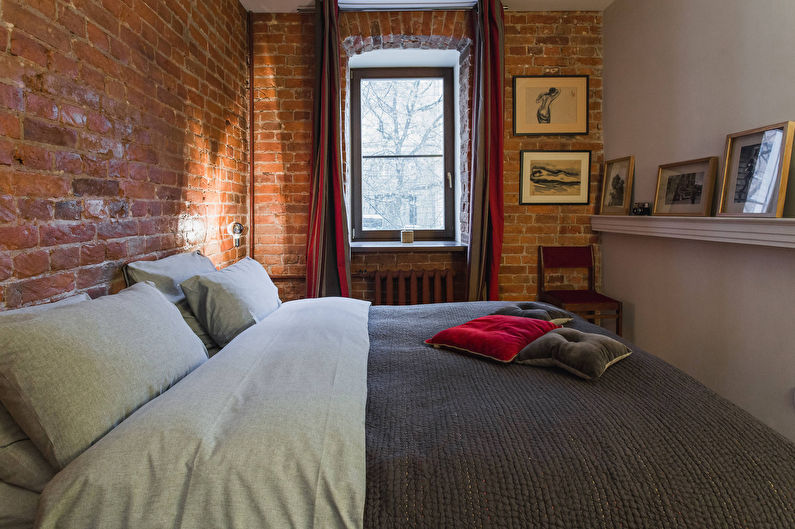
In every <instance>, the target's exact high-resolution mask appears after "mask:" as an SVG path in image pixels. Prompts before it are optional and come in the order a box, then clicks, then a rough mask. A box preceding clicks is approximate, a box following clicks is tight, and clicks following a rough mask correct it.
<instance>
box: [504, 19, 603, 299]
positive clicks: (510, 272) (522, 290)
mask: <svg viewBox="0 0 795 529" xmlns="http://www.w3.org/2000/svg"><path fill="white" fill-rule="evenodd" d="M545 74H549V75H588V76H590V79H589V82H590V92H591V93H590V116H589V117H590V126H589V129H590V130H589V134H588V135H587V136H514V135H513V93H512V78H513V76H514V75H545ZM522 150H564V151H565V150H589V151H591V189H590V193H589V197H590V203H589V204H588V205H567V206H552V205H549V206H547V205H544V206H535V205H534V206H520V205H519V151H522ZM603 162H604V148H603V144H602V15H601V14H600V13H595V12H554V13H520V12H512V11H508V12H506V13H505V173H504V182H505V240H504V245H503V250H502V267H501V269H500V298H501V299H505V300H527V299H535V297H536V277H537V273H538V270H537V267H536V264H537V263H536V261H537V252H538V246H539V245H549V246H555V245H560V246H565V245H585V244H596V243H598V237H597V236H596V235H595V234H594V233H593V232H591V228H590V225H591V224H590V217H589V215H592V214H594V213H595V212H596V210H597V209H598V203H599V198H598V197H599V192H600V190H601V176H600V175H601V167H602V164H603ZM597 251H598V247H597ZM597 262H598V259H597ZM597 277H599V275H597ZM583 282H584V274H582V273H574V274H562V273H558V274H555V275H554V276H548V277H547V284H548V286H550V285H555V284H561V285H567V286H583Z"/></svg>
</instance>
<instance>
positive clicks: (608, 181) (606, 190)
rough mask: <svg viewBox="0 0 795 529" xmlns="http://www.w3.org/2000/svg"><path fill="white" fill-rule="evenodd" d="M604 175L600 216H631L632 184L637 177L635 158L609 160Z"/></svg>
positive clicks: (625, 157) (626, 157)
mask: <svg viewBox="0 0 795 529" xmlns="http://www.w3.org/2000/svg"><path fill="white" fill-rule="evenodd" d="M603 175H604V176H603V178H602V199H601V206H600V207H599V214H600V215H629V208H630V206H631V202H632V183H633V180H634V177H635V157H634V156H624V157H623V158H615V159H613V160H607V161H606V162H605V165H604V173H603Z"/></svg>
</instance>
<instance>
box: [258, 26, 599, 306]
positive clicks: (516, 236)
mask: <svg viewBox="0 0 795 529" xmlns="http://www.w3.org/2000/svg"><path fill="white" fill-rule="evenodd" d="M313 32H314V18H313V15H311V14H264V15H257V16H256V17H255V24H254V42H255V44H254V47H255V58H254V64H255V76H256V78H255V82H254V98H255V99H254V104H255V117H254V127H255V129H254V130H255V143H254V146H253V148H254V152H255V165H254V170H255V187H254V193H255V196H254V199H255V204H256V205H255V217H254V218H255V223H256V241H255V245H254V251H253V255H254V257H255V258H256V259H258V260H259V261H261V262H263V263H264V264H265V265H266V266H268V267H269V268H270V270H271V272H273V273H274V274H275V275H276V276H277V277H279V276H281V278H282V279H281V280H280V281H278V283H279V285H280V288H282V290H283V291H284V292H285V294H286V296H287V297H288V298H291V297H297V296H300V295H301V294H302V292H303V288H304V287H303V280H302V279H301V277H302V276H303V274H304V270H305V268H304V258H305V255H304V251H305V250H304V247H305V244H306V238H305V233H306V227H307V215H306V212H307V211H308V207H309V206H308V203H309V202H308V201H309V178H310V174H309V171H310V165H309V163H310V162H309V158H310V156H311V143H310V142H311V126H312V123H311V112H312V101H311V93H312V90H313V79H312V65H313V42H314V41H313V34H314V33H313ZM601 35H602V19H601V14H598V13H593V12H548V13H524V12H511V11H509V12H507V13H506V18H505V86H506V92H505V174H504V179H505V245H504V249H503V261H502V271H501V274H500V297H501V298H502V299H506V300H528V299H534V298H535V297H536V273H537V268H536V260H537V258H536V255H537V247H538V245H539V244H545V245H568V244H576V245H579V244H591V243H596V242H597V237H596V236H595V235H594V234H593V233H592V232H591V231H590V219H589V217H588V216H589V215H590V214H593V213H594V212H595V209H596V204H597V203H598V199H597V196H598V191H599V189H600V187H599V183H600V167H601V165H602V163H603V156H604V155H603V145H602V78H601V75H602V36H601ZM469 39H471V26H470V15H469V13H468V12H463V11H438V12H428V11H425V12H399V13H398V12H381V13H342V14H341V16H340V40H341V42H342V43H343V51H342V61H341V63H342V64H341V68H342V72H341V79H342V82H343V87H344V85H345V81H346V79H347V77H348V72H347V58H348V54H351V53H362V52H367V51H370V50H373V49H383V48H425V49H440V48H441V49H459V51H462V52H463V53H464V54H466V55H469V53H470V50H469V49H468V48H466V46H465V44H463V43H466V42H467V41H468V40H469ZM544 74H555V75H574V74H578V75H582V74H586V75H589V76H590V91H591V93H590V133H589V134H588V135H587V136H513V133H512V126H513V123H512V119H513V116H512V113H513V110H512V109H513V95H512V93H511V80H512V76H514V75H544ZM461 93H462V96H465V97H467V98H470V97H471V86H467V87H462V91H461ZM468 107H469V106H468V105H467V108H468ZM465 149H468V146H465ZM534 149H546V150H590V151H591V153H592V157H591V163H592V165H591V189H590V203H589V204H588V205H571V206H553V205H545V206H520V205H519V151H521V150H534ZM464 159H466V156H465V157H464ZM463 207H464V208H465V209H464V211H463V215H464V216H466V215H468V209H466V208H467V204H466V201H464V204H463ZM387 268H389V269H400V268H403V269H409V268H450V269H453V270H454V271H455V272H456V277H458V278H459V281H460V282H461V283H462V282H463V280H464V273H465V269H466V265H465V255H464V254H462V253H454V254H450V253H416V254H395V253H388V254H387V253H384V254H376V253H355V254H353V256H352V259H351V270H352V272H353V274H354V281H353V295H354V296H356V297H362V298H368V297H369V296H370V294H371V292H372V288H373V286H372V281H371V280H370V279H369V275H371V273H372V272H373V271H375V270H378V269H387ZM583 279H584V278H583V277H582V276H581V275H578V274H574V275H564V274H563V273H557V274H553V275H551V276H549V277H548V279H547V281H548V282H549V283H551V284H561V285H568V286H580V285H581V284H582V281H583ZM462 286H463V285H462ZM459 292H462V291H461V290H459Z"/></svg>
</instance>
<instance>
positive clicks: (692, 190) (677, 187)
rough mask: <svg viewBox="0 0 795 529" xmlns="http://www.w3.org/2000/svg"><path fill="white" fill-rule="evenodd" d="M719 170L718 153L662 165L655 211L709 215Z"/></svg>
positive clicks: (659, 212)
mask: <svg viewBox="0 0 795 529" xmlns="http://www.w3.org/2000/svg"><path fill="white" fill-rule="evenodd" d="M717 170H718V157H717V156H711V157H709V158H699V159H698V160H689V161H687V162H676V163H669V164H665V165H661V166H660V167H659V169H658V170H657V192H656V193H655V195H654V209H653V211H652V213H653V214H654V215H680V216H684V217H708V216H709V215H710V212H711V211H710V210H711V208H712V191H713V189H714V188H715V174H716V173H717Z"/></svg>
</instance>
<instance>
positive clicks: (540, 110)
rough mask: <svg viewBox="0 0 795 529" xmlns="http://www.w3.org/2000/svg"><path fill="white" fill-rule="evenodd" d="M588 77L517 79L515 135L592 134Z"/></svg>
mask: <svg viewBox="0 0 795 529" xmlns="http://www.w3.org/2000/svg"><path fill="white" fill-rule="evenodd" d="M588 89H589V77H588V76H587V75H515V76H513V134H514V136H534V135H544V134H560V135H576V134H588V111H589V108H588V102H589V99H590V98H589V91H588Z"/></svg>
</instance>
